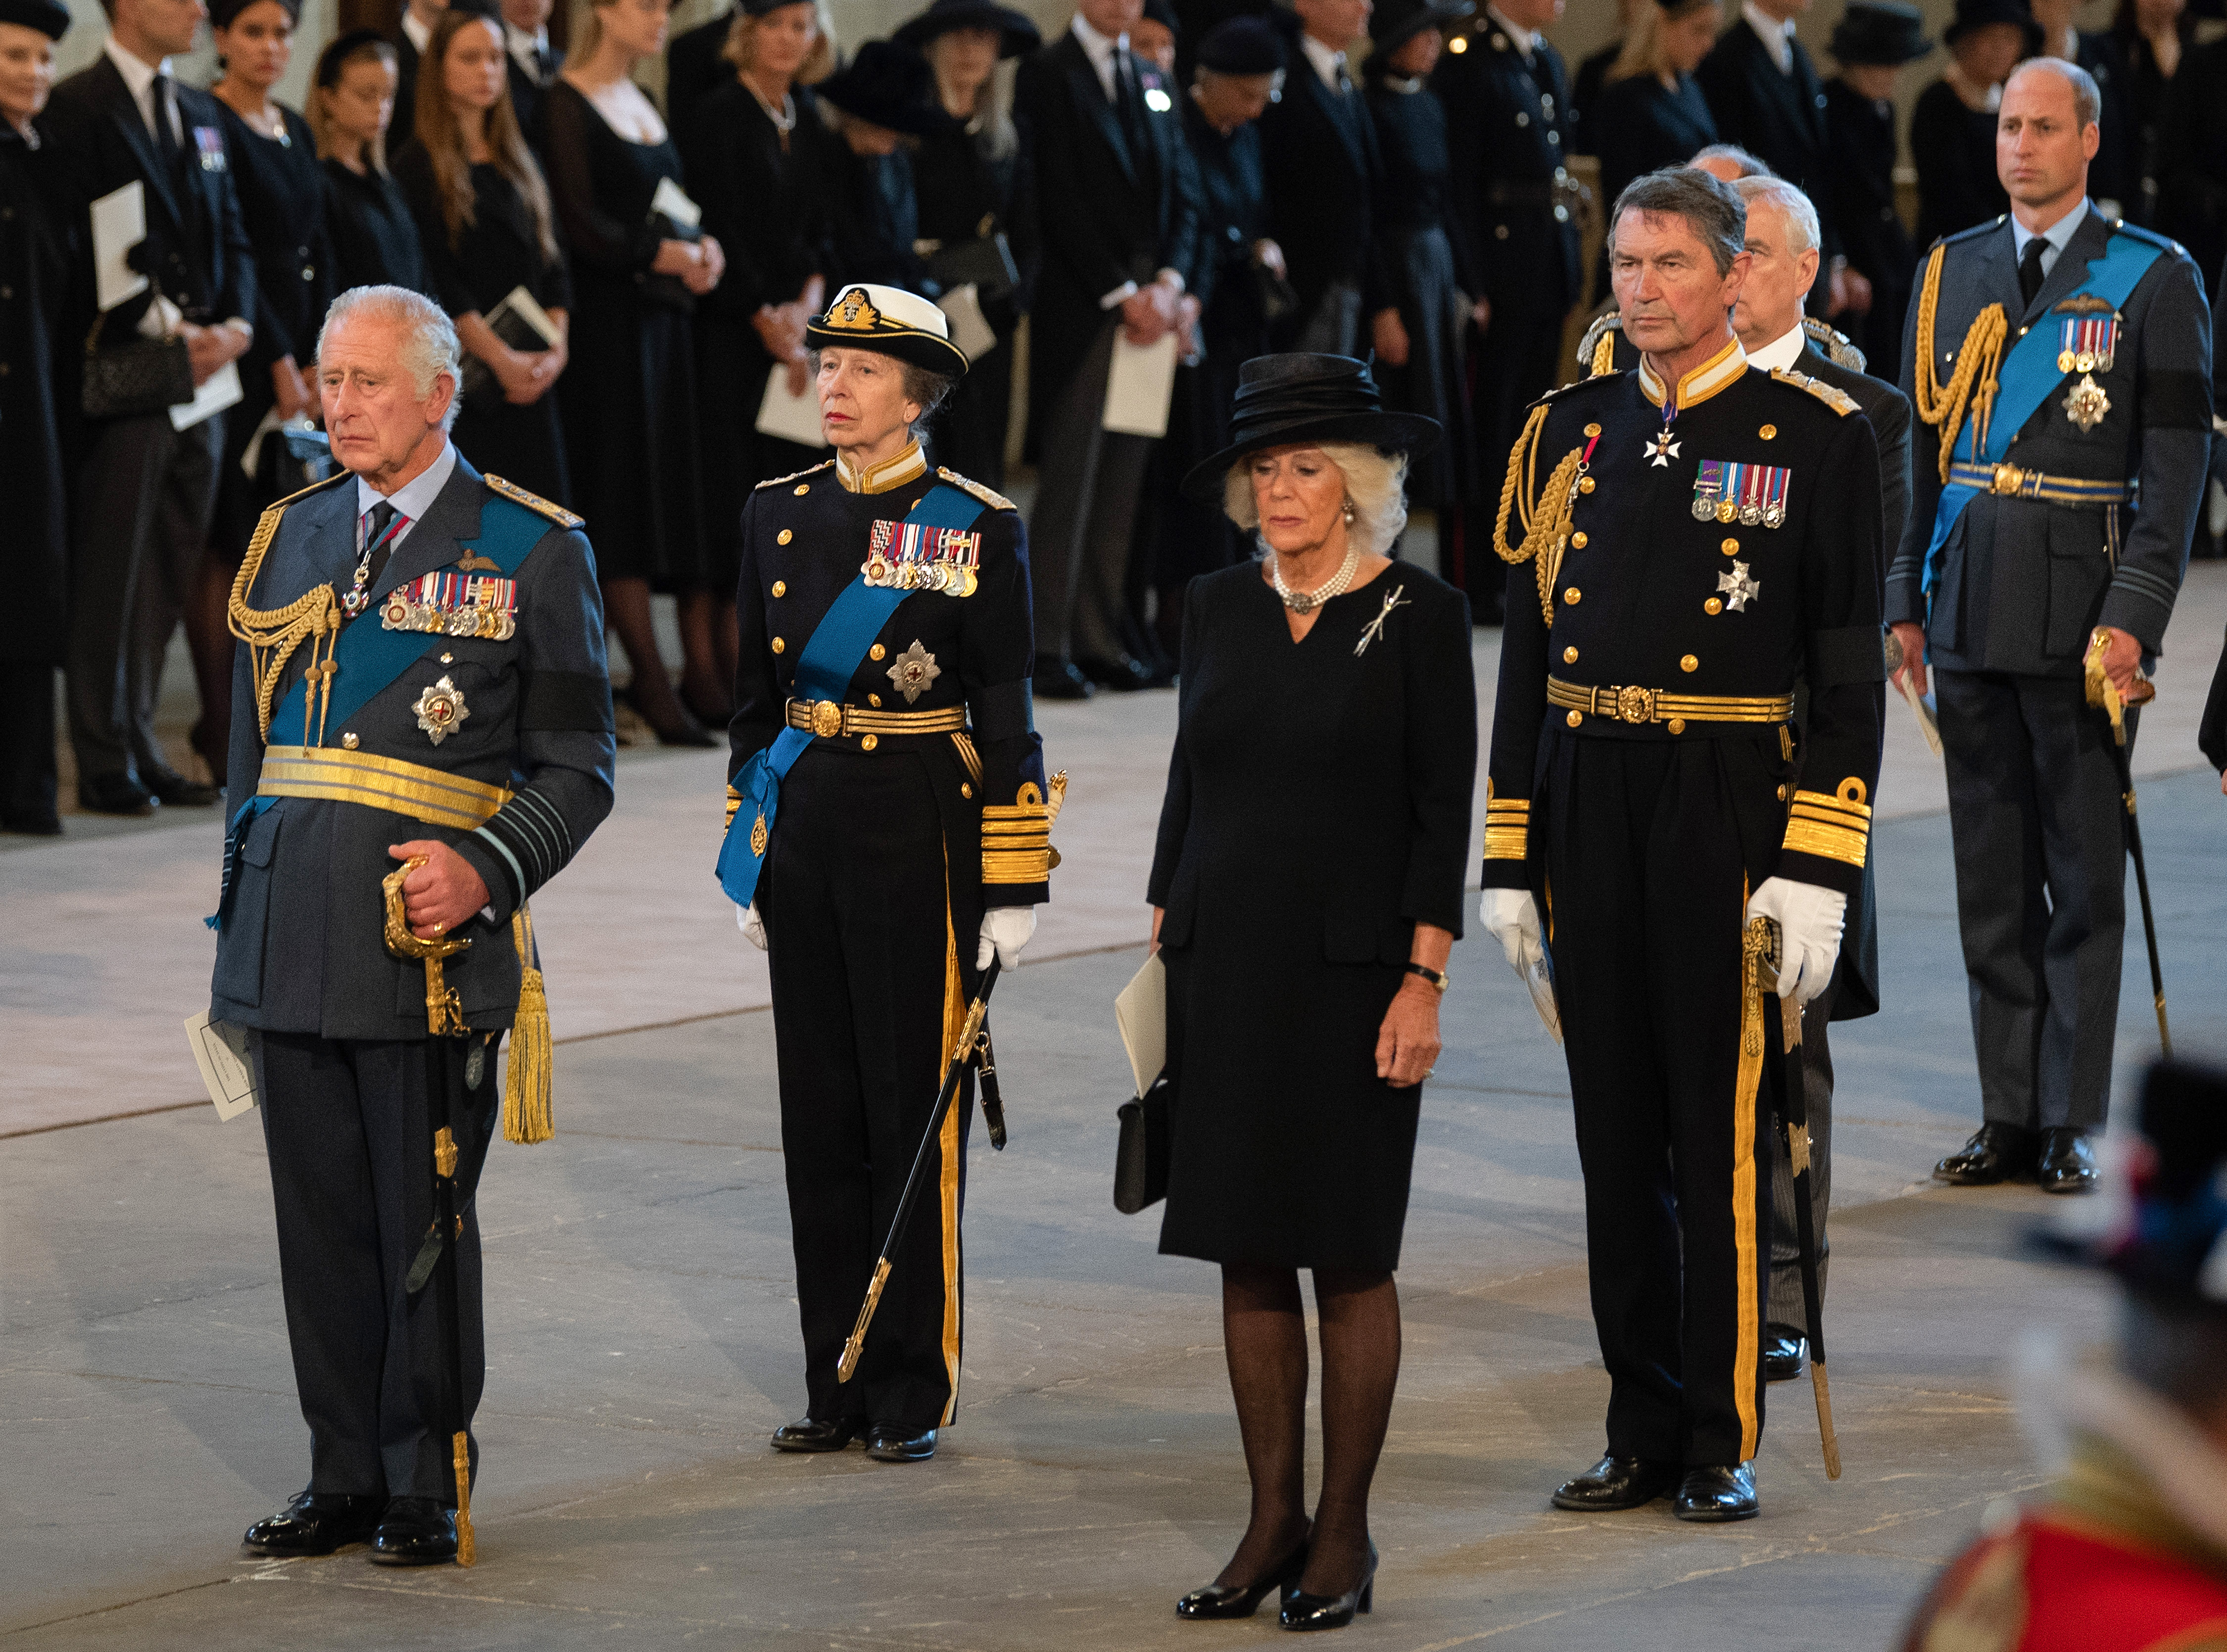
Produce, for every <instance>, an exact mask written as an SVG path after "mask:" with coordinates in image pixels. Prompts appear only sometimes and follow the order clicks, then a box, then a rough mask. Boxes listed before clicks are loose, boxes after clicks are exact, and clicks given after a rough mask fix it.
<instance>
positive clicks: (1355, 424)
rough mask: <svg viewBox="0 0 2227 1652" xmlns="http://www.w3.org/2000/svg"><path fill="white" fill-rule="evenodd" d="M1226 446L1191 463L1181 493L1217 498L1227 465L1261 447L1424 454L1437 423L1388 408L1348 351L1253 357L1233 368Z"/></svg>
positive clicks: (1213, 501) (1364, 366) (1435, 439)
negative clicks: (1333, 446) (1350, 447)
mask: <svg viewBox="0 0 2227 1652" xmlns="http://www.w3.org/2000/svg"><path fill="white" fill-rule="evenodd" d="M1229 434H1230V437H1231V438H1232V439H1231V441H1230V443H1229V445H1228V447H1226V448H1224V449H1222V451H1221V452H1219V453H1217V454H1216V455H1215V456H1213V457H1211V458H1209V459H1203V460H1201V461H1200V462H1198V463H1197V464H1196V465H1194V466H1192V467H1191V469H1190V475H1186V476H1185V477H1184V481H1183V490H1184V494H1185V495H1186V496H1188V497H1190V498H1191V499H1194V500H1196V501H1198V502H1199V503H1200V504H1202V505H1218V504H1220V503H1221V502H1222V488H1223V485H1224V483H1225V481H1226V479H1227V478H1228V475H1229V468H1230V467H1231V466H1232V465H1234V464H1235V463H1236V462H1238V461H1239V460H1240V459H1242V458H1243V457H1244V456H1246V455H1247V454H1248V453H1258V452H1260V450H1262V449H1263V448H1281V447H1292V446H1298V445H1303V444H1305V445H1311V444H1314V443H1323V442H1363V443H1368V444H1369V445H1370V446H1371V447H1374V448H1375V449H1377V450H1379V451H1380V452H1383V453H1406V454H1410V455H1413V454H1418V453H1428V452H1429V451H1430V450H1432V449H1433V448H1434V447H1436V446H1438V444H1439V422H1438V420H1436V419H1434V418H1424V417H1423V416H1422V415H1421V414H1420V413H1388V412H1386V411H1384V405H1383V399H1382V397H1381V396H1380V395H1378V394H1377V391H1376V380H1375V376H1374V375H1373V374H1372V373H1370V372H1369V364H1368V363H1366V362H1364V361H1356V360H1354V359H1353V358H1352V357H1351V356H1350V355H1304V354H1297V353H1294V354H1288V355H1256V356H1254V358H1253V359H1252V360H1250V361H1248V362H1246V363H1245V364H1244V365H1243V366H1242V367H1239V368H1238V369H1237V399H1236V403H1235V406H1234V407H1233V408H1232V410H1231V415H1230V421H1229Z"/></svg>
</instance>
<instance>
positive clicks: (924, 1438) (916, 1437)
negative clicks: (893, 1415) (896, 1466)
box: [866, 1423, 935, 1463]
mask: <svg viewBox="0 0 2227 1652" xmlns="http://www.w3.org/2000/svg"><path fill="white" fill-rule="evenodd" d="M866 1455H867V1456H868V1457H871V1458H873V1459H874V1461H875V1462H877V1463H925V1462H927V1461H928V1458H930V1457H934V1456H935V1430H934V1429H933V1428H923V1429H920V1430H918V1431H917V1432H916V1431H914V1430H912V1429H909V1428H907V1427H906V1426H904V1425H903V1423H876V1424H875V1425H874V1426H872V1427H871V1428H869V1429H868V1430H867V1431H866Z"/></svg>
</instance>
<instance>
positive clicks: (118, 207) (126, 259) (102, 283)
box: [92, 178, 147, 312]
mask: <svg viewBox="0 0 2227 1652" xmlns="http://www.w3.org/2000/svg"><path fill="white" fill-rule="evenodd" d="M92 221H93V302H94V303H96V304H98V305H99V307H100V308H101V309H102V310H103V311H104V312H105V311H107V310H112V309H115V308H116V307H117V305H118V304H120V303H123V302H124V300H125V299H127V298H137V297H138V296H139V295H140V294H141V293H143V292H144V291H146V290H147V277H145V276H144V275H142V274H140V273H139V271H137V270H135V269H133V268H132V267H131V249H132V248H133V247H135V246H138V245H139V243H140V242H142V241H144V240H145V239H147V186H146V185H145V184H144V183H143V182H140V181H139V180H138V179H137V178H134V179H133V180H132V181H131V182H129V183H127V184H125V185H124V187H123V188H121V189H112V190H110V191H109V192H108V193H107V194H106V195H103V196H101V197H100V198H99V200H98V201H94V202H93V209H92Z"/></svg>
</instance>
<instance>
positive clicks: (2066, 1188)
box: [2034, 1125, 2096, 1193]
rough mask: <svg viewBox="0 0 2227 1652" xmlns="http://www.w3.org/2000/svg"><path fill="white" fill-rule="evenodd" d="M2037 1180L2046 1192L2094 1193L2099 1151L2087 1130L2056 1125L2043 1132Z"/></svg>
mask: <svg viewBox="0 0 2227 1652" xmlns="http://www.w3.org/2000/svg"><path fill="white" fill-rule="evenodd" d="M2034 1179H2035V1180H2037V1181H2038V1182H2039V1183H2041V1190H2042V1191H2043V1192H2044V1193H2093V1192H2094V1191H2095V1190H2096V1149H2095V1147H2094V1146H2093V1145H2092V1144H2090V1141H2089V1139H2088V1132H2086V1131H2084V1130H2073V1129H2070V1128H2067V1127H2066V1126H2063V1125H2056V1126H2051V1127H2050V1128H2049V1129H2047V1130H2045V1131H2043V1132H2041V1158H2040V1160H2039V1164H2037V1165H2036V1167H2035V1170H2034Z"/></svg>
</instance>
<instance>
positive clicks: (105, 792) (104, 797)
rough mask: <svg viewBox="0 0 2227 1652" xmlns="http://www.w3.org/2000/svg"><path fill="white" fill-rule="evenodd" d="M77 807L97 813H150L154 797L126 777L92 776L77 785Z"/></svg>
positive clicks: (153, 809)
mask: <svg viewBox="0 0 2227 1652" xmlns="http://www.w3.org/2000/svg"><path fill="white" fill-rule="evenodd" d="M77 802H78V807H80V808H82V809H91V810H92V811H93V813H96V814H152V813H154V812H155V794H153V793H152V792H150V791H149V790H148V789H147V788H145V787H144V786H142V785H141V784H140V783H139V782H138V781H136V780H134V779H132V778H131V775H93V777H92V778H91V779H90V780H81V781H79V782H78V783H77Z"/></svg>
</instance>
